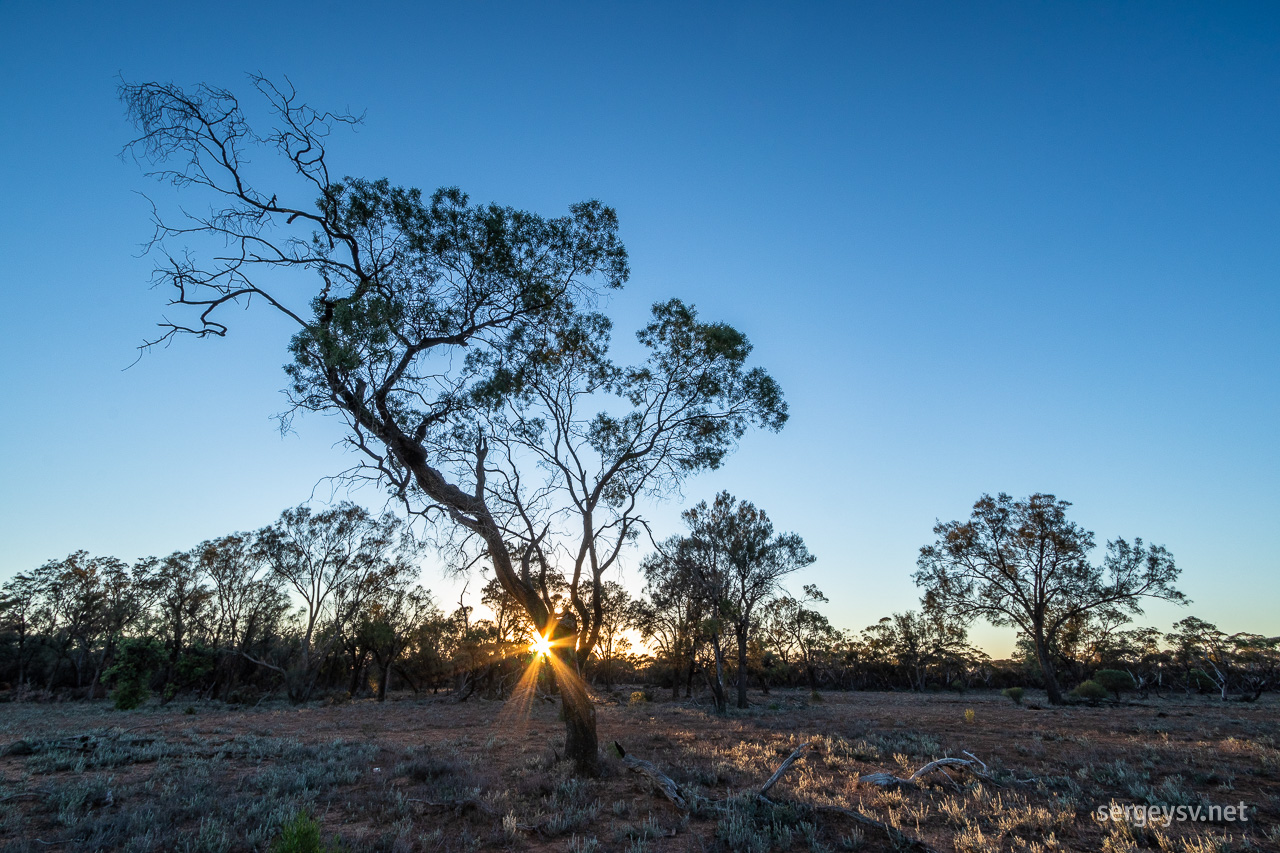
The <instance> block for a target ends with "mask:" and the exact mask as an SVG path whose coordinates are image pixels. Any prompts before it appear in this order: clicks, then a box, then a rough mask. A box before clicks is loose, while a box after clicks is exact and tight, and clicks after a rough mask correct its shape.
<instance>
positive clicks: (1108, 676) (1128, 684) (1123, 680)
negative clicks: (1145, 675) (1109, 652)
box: [1093, 669, 1138, 699]
mask: <svg viewBox="0 0 1280 853" xmlns="http://www.w3.org/2000/svg"><path fill="white" fill-rule="evenodd" d="M1093 680H1094V681H1096V682H1098V683H1099V684H1101V685H1102V686H1103V687H1104V688H1105V689H1107V690H1110V691H1111V692H1112V693H1114V694H1115V697H1116V699H1119V698H1120V693H1121V692H1122V691H1125V690H1137V689H1138V683H1137V682H1136V681H1134V680H1133V676H1132V675H1130V674H1129V673H1127V672H1125V671H1124V670H1122V669H1100V670H1098V671H1097V672H1095V673H1094V674H1093Z"/></svg>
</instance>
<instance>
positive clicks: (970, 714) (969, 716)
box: [964, 708, 978, 725]
mask: <svg viewBox="0 0 1280 853" xmlns="http://www.w3.org/2000/svg"><path fill="white" fill-rule="evenodd" d="M976 719H978V715H977V714H976V713H974V710H973V709H972V708H966V709H965V711H964V721H965V722H966V723H968V724H970V725H973V721H974V720H976Z"/></svg>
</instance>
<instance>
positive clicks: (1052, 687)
mask: <svg viewBox="0 0 1280 853" xmlns="http://www.w3.org/2000/svg"><path fill="white" fill-rule="evenodd" d="M1035 643H1036V658H1038V659H1039V661H1040V674H1041V675H1043V676H1044V689H1045V692H1046V693H1048V694H1049V704H1050V705H1062V704H1064V701H1063V698H1062V689H1061V688H1059V687H1058V677H1057V675H1056V674H1055V673H1054V670H1053V660H1052V659H1051V658H1050V656H1049V646H1048V644H1047V643H1046V642H1045V639H1044V635H1043V634H1042V633H1041V632H1039V631H1037V632H1036V636H1035Z"/></svg>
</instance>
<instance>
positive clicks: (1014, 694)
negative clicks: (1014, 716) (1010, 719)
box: [1000, 687, 1027, 705]
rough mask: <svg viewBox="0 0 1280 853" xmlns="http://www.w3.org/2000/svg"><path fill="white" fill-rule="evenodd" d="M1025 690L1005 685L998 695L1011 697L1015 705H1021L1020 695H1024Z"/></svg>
mask: <svg viewBox="0 0 1280 853" xmlns="http://www.w3.org/2000/svg"><path fill="white" fill-rule="evenodd" d="M1026 692H1027V691H1025V690H1023V689H1022V688H1021V687H1006V688H1005V689H1004V690H1001V691H1000V695H1001V696H1005V697H1007V698H1009V699H1012V700H1013V704H1015V705H1021V704H1022V697H1023V696H1024V695H1026Z"/></svg>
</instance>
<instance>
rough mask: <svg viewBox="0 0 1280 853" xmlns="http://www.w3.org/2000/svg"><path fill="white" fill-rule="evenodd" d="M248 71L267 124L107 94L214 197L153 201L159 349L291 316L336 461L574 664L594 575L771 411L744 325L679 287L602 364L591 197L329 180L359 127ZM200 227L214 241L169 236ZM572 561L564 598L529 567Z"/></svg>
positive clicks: (593, 634)
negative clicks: (159, 255)
mask: <svg viewBox="0 0 1280 853" xmlns="http://www.w3.org/2000/svg"><path fill="white" fill-rule="evenodd" d="M252 82H253V86H254V88H255V89H256V91H257V92H258V93H259V94H260V95H261V96H263V97H264V98H265V100H266V103H267V106H268V107H269V109H270V110H271V112H272V113H273V116H274V118H273V123H274V127H273V128H272V129H271V130H270V131H268V132H266V133H263V134H259V133H257V132H255V131H254V130H253V129H252V128H251V125H250V123H249V120H248V119H247V118H246V114H245V111H244V110H243V109H242V107H241V104H240V103H239V101H238V100H237V99H236V98H235V96H234V95H232V93H230V92H228V91H226V90H223V89H218V88H214V87H210V86H204V85H202V86H197V87H195V88H193V89H191V90H184V89H181V88H178V87H176V86H173V85H167V84H159V83H141V84H126V85H123V86H122V87H121V91H120V94H121V98H122V100H123V102H124V104H125V106H126V109H127V112H128V114H129V116H130V118H131V119H132V120H133V122H134V124H135V126H136V127H137V128H138V130H139V136H138V138H137V139H136V140H135V141H134V142H133V143H132V144H131V145H130V146H129V148H128V150H129V151H131V152H133V154H134V155H135V156H136V157H137V158H139V159H140V160H142V161H144V162H146V163H149V164H151V166H152V167H153V170H152V171H151V174H152V175H154V176H155V177H157V178H159V179H160V180H162V181H167V182H169V183H171V184H173V185H174V186H175V187H177V188H178V190H179V193H180V194H181V195H184V196H188V197H189V196H192V195H199V196H200V197H201V201H203V202H205V203H207V204H208V205H209V207H208V212H206V213H197V212H194V211H195V210H196V209H197V208H196V207H195V204H194V203H195V201H196V200H195V199H189V201H188V202H187V204H186V206H184V208H183V209H182V211H181V212H179V213H177V214H176V216H177V219H172V220H171V219H166V218H165V215H164V214H157V232H156V238H155V243H154V244H155V245H156V246H158V247H159V248H160V250H161V251H162V252H165V254H164V258H165V260H164V262H163V263H161V264H160V265H159V266H158V268H157V271H156V277H157V283H159V284H162V285H167V286H169V287H170V288H171V293H172V294H173V297H172V304H174V305H176V306H183V307H185V308H187V309H188V310H189V313H187V314H186V315H184V316H183V317H181V318H178V319H174V320H172V321H170V320H166V321H165V322H164V323H162V331H161V333H160V335H159V336H158V337H157V338H156V339H155V340H153V341H150V342H149V344H150V345H154V344H156V343H159V342H163V341H167V340H169V339H171V338H173V337H174V336H177V335H183V334H190V335H195V336H197V337H209V336H222V335H225V334H226V333H227V331H228V327H227V325H225V312H224V310H223V309H225V308H226V307H228V306H229V305H232V304H235V303H247V302H251V301H257V302H259V303H261V304H265V305H266V306H267V307H269V308H270V309H272V310H274V311H277V312H280V313H281V314H283V315H284V316H285V317H287V318H289V320H290V321H291V322H292V323H294V324H295V326H296V332H295V334H294V336H293V339H292V342H291V345H290V349H291V353H292V361H291V363H290V364H289V365H288V366H287V368H286V369H287V371H288V373H289V376H290V380H291V382H290V394H291V398H292V401H293V404H294V408H293V409H292V410H291V413H292V412H297V411H312V412H321V413H332V414H336V415H338V416H340V417H341V418H343V419H344V420H345V422H346V425H347V440H348V441H349V442H350V444H351V445H352V446H353V447H354V448H355V449H356V450H357V451H358V452H359V454H360V455H361V458H362V459H363V462H362V463H361V464H360V465H359V466H357V470H354V471H351V472H349V473H350V475H351V476H369V477H372V478H373V479H375V480H377V481H378V482H379V483H381V484H382V485H383V486H385V487H388V488H389V489H390V491H391V492H392V493H393V494H394V495H396V496H398V498H399V499H401V500H402V501H403V502H404V504H405V506H406V507H408V509H409V511H410V512H412V513H415V514H417V515H418V516H420V517H422V518H423V519H425V520H426V521H427V522H428V523H432V524H435V523H440V524H439V526H440V527H441V528H442V529H446V530H447V529H454V530H459V531H462V532H463V533H464V534H465V536H464V537H462V538H463V539H464V540H467V541H469V542H470V543H472V544H473V545H474V546H475V547H476V548H478V550H479V554H477V555H476V556H480V557H483V558H484V559H485V560H487V561H488V562H489V563H490V564H491V565H492V568H493V571H494V575H495V577H496V578H497V579H498V581H499V583H501V584H502V586H503V588H504V589H506V590H507V591H508V592H509V593H510V594H511V595H512V596H513V597H514V598H515V599H516V600H517V601H518V602H519V604H520V606H521V607H522V608H523V609H524V610H525V611H526V612H527V613H528V614H529V616H530V618H531V619H532V621H533V623H534V624H535V625H536V626H537V628H538V630H539V632H540V633H541V634H542V635H543V636H545V637H547V638H548V639H550V640H552V641H553V642H554V643H555V645H554V646H553V651H552V654H553V655H554V656H555V657H556V659H557V660H558V662H559V663H560V664H563V666H562V667H560V666H558V667H557V669H558V671H561V672H567V673H570V674H572V673H574V672H576V671H577V669H578V666H579V663H580V661H581V660H582V659H583V658H584V657H585V655H586V654H587V653H589V651H590V649H591V647H592V645H593V644H594V643H595V641H596V639H597V638H598V632H599V625H600V624H601V620H600V612H599V610H600V607H602V606H603V601H602V598H601V590H602V581H601V575H602V574H603V572H604V571H606V570H607V569H608V568H609V567H610V566H612V565H616V562H617V558H618V554H619V552H620V549H621V548H622V547H623V546H625V545H626V543H627V542H629V541H630V540H631V538H632V537H633V536H634V535H635V531H636V530H637V529H638V527H639V525H640V524H641V523H642V520H641V518H640V516H639V514H638V512H637V506H638V501H639V500H640V499H641V498H643V497H645V496H647V495H652V494H653V493H654V492H655V491H661V490H664V489H668V488H670V487H672V486H673V485H674V484H676V483H677V482H678V481H679V480H680V479H681V478H683V477H684V476H687V475H688V474H690V473H692V472H694V471H697V470H699V469H702V468H706V467H714V466H715V465H718V464H719V462H720V460H721V459H722V458H723V456H724V455H725V453H727V452H728V451H729V450H730V449H732V447H733V446H734V445H735V443H736V441H737V439H738V438H739V437H740V436H741V435H742V433H743V431H744V430H745V429H746V428H747V426H748V425H750V424H753V423H754V424H760V425H763V426H766V427H771V428H774V429H776V428H778V427H780V426H781V425H782V423H783V422H784V421H785V418H786V408H785V405H784V404H783V402H782V398H781V394H780V392H779V390H778V388H777V385H776V384H775V383H774V382H773V381H772V380H771V379H770V378H769V377H768V376H767V375H766V374H764V373H763V371H760V370H758V369H756V370H747V369H745V368H744V363H745V360H746V357H747V354H748V352H749V350H750V347H749V345H748V344H747V341H746V339H745V337H743V336H742V335H741V334H740V333H738V332H737V331H736V330H733V329H731V328H730V327H728V326H724V325H722V324H706V323H700V322H698V320H697V318H696V315H695V314H694V312H693V310H692V309H691V308H688V307H687V306H685V305H683V304H681V303H679V302H677V301H672V302H667V303H661V304H660V305H658V306H656V307H655V316H654V321H653V323H651V324H650V326H648V327H646V329H645V330H643V331H642V332H641V343H643V344H645V345H646V347H647V348H648V349H649V352H650V355H649V357H648V359H647V360H646V361H645V362H644V363H643V364H641V365H639V366H637V367H634V368H626V367H617V366H615V365H613V364H612V363H611V362H610V361H609V359H608V354H607V331H608V322H607V320H605V319H604V318H603V317H602V316H600V315H598V314H596V313H593V311H594V308H595V306H596V301H597V298H598V297H599V296H600V294H602V293H603V292H605V291H608V290H611V289H615V288H619V287H621V286H622V284H623V283H624V282H625V281H626V280H627V278H628V275H629V270H628V266H627V254H626V250H625V249H624V247H623V245H622V243H621V241H620V240H619V239H618V235H617V217H616V215H615V213H614V211H613V210H612V209H610V208H608V207H606V206H604V205H602V204H600V203H599V202H597V201H588V202H583V203H580V204H575V205H572V206H571V207H570V209H569V213H568V214H567V215H565V216H561V217H555V218H545V217H542V216H539V215H536V214H533V213H529V212H526V211H520V210H515V209H512V208H509V207H500V206H498V205H492V204H490V205H472V204H470V203H469V201H468V199H467V197H466V196H465V195H464V194H463V193H462V192H461V191H459V190H457V189H453V188H447V189H441V190H437V191H436V192H435V193H434V194H432V195H431V196H430V197H429V198H424V197H423V195H422V193H421V192H420V191H418V190H416V189H410V188H404V187H400V186H395V185H392V184H391V183H390V182H389V181H386V180H367V179H363V178H351V177H347V178H342V179H336V178H334V177H333V176H332V175H331V173H330V171H329V165H328V162H327V160H326V153H325V140H326V137H327V136H328V135H329V133H330V132H331V131H332V130H333V129H334V128H335V127H337V126H339V125H343V124H350V123H353V122H354V121H355V119H354V118H352V117H351V116H345V115H334V114H330V113H322V112H319V111H317V110H314V109H312V108H311V107H309V106H307V105H306V104H303V103H300V102H299V101H298V99H297V96H296V94H295V93H294V91H293V90H292V88H281V87H277V86H275V85H273V84H272V83H270V82H269V81H266V80H264V79H262V78H258V77H255V78H252ZM263 150H265V151H268V152H274V153H275V154H277V155H279V156H280V157H281V158H283V160H284V162H285V164H286V165H287V166H288V168H289V171H290V172H291V176H290V175H286V176H285V177H286V178H291V180H292V184H291V183H289V180H285V179H282V178H281V177H280V175H279V174H278V173H275V174H272V173H269V172H266V171H262V169H265V168H266V167H264V166H262V165H261V164H260V163H258V162H256V161H252V158H251V157H250V156H249V155H250V152H253V151H258V152H261V151H263ZM264 176H266V177H265V178H264ZM264 179H265V180H267V181H270V182H271V183H270V187H271V188H268V187H267V186H266V185H264V184H262V183H260V181H261V180H264ZM202 238H208V239H210V240H212V246H213V248H212V251H204V252H201V251H198V250H197V251H187V249H186V247H185V246H184V247H182V248H181V250H177V251H169V250H170V249H177V248H178V247H176V245H175V244H176V243H179V242H186V241H195V240H198V239H202ZM202 259H203V260H202ZM291 271H302V272H309V273H310V274H312V276H314V278H313V279H312V280H313V281H314V282H315V283H314V284H313V285H310V286H308V285H300V284H299V281H301V280H304V279H300V278H299V277H298V276H297V275H290V274H289V273H290V272H291ZM589 409H590V411H589ZM584 414H585V416H584ZM464 544H465V543H464ZM566 555H567V556H568V559H569V560H570V561H571V565H570V566H569V567H567V568H568V569H569V570H570V572H571V574H572V576H573V583H572V584H571V589H572V593H571V596H570V599H571V600H570V601H569V602H568V603H567V606H564V605H563V604H562V603H560V602H557V601H555V600H553V599H552V598H551V596H550V595H549V594H548V593H547V587H546V584H544V583H540V581H541V580H542V579H543V578H544V577H545V573H546V572H548V571H552V570H554V569H555V568H556V567H555V566H552V565H551V563H552V561H553V560H558V558H559V557H562V556H566ZM570 572H566V574H568V573H570ZM584 582H585V583H584ZM583 590H586V591H587V596H588V600H583V599H582V597H581V593H582V591H583ZM559 681H560V688H561V694H562V697H563V703H564V717H565V722H566V731H567V742H566V754H567V755H568V757H570V758H571V759H573V761H574V762H575V763H576V764H577V766H578V768H579V769H580V770H582V771H586V772H593V771H594V770H595V768H596V763H597V739H596V727H595V716H594V710H593V707H592V703H591V700H590V697H589V695H588V693H587V690H586V687H585V685H583V684H582V682H581V679H580V678H574V677H562V678H560V679H559Z"/></svg>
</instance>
